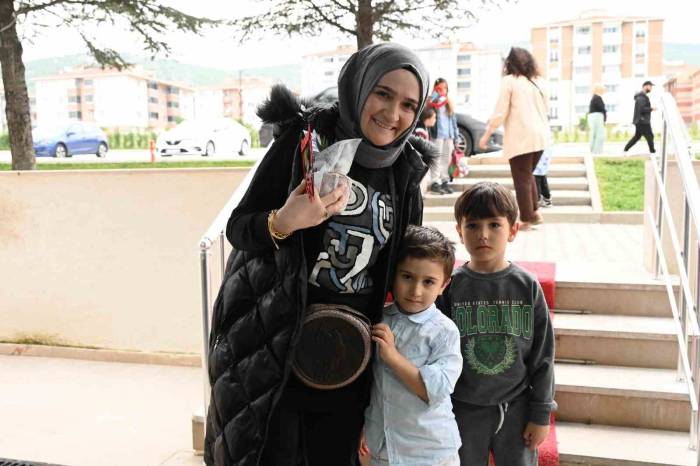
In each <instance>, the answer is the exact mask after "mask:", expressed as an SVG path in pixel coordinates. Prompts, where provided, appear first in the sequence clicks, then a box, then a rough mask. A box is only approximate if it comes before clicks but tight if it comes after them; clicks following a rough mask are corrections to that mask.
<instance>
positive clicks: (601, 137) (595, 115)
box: [588, 84, 608, 154]
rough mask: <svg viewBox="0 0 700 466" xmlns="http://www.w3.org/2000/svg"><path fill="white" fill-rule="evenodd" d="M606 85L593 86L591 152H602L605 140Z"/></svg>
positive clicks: (590, 108) (590, 119) (590, 123)
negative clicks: (604, 99)
mask: <svg viewBox="0 0 700 466" xmlns="http://www.w3.org/2000/svg"><path fill="white" fill-rule="evenodd" d="M604 92H605V87H603V86H601V85H600V84H596V85H595V86H593V97H591V103H590V104H589V105H588V127H589V128H590V129H591V154H602V153H603V143H604V142H605V121H606V120H607V116H608V115H607V112H606V111H605V102H603V93H604Z"/></svg>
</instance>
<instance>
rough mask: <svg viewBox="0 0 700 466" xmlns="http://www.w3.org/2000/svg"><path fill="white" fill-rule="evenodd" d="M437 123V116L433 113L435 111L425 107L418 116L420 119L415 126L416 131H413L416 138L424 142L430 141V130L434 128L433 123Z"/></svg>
mask: <svg viewBox="0 0 700 466" xmlns="http://www.w3.org/2000/svg"><path fill="white" fill-rule="evenodd" d="M436 121H437V114H436V113H435V109H434V108H432V107H425V108H424V109H423V112H421V114H420V118H419V119H418V124H417V125H416V129H415V131H414V133H415V135H416V136H419V137H421V138H423V139H425V140H426V141H430V131H429V130H430V128H432V127H433V126H435V122H436Z"/></svg>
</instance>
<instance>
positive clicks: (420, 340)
mask: <svg viewBox="0 0 700 466" xmlns="http://www.w3.org/2000/svg"><path fill="white" fill-rule="evenodd" d="M382 322H384V323H385V324H387V325H388V326H389V328H390V329H391V331H392V333H393V334H394V340H395V344H396V349H397V350H398V351H399V353H401V354H402V355H403V356H404V357H406V358H407V359H409V360H410V361H411V362H412V363H413V364H414V365H415V366H416V367H417V368H418V370H419V371H420V374H421V377H422V378H423V383H424V384H425V388H426V389H427V392H428V403H426V402H425V401H423V400H421V399H420V398H419V397H418V395H416V394H415V393H413V392H412V391H411V390H410V389H409V388H408V387H407V386H406V385H404V384H403V382H401V380H400V379H399V378H398V377H397V376H396V375H395V374H394V373H393V371H392V370H391V369H390V368H389V367H388V366H387V365H386V364H385V363H384V361H383V360H382V359H381V358H380V357H379V354H378V352H377V351H375V357H374V361H373V367H372V370H373V373H374V380H373V383H372V397H371V401H370V405H369V407H368V408H367V411H366V412H365V438H366V441H367V446H368V447H369V449H370V452H379V451H380V449H381V448H382V447H383V446H386V451H387V453H388V457H389V463H390V464H391V465H394V466H408V465H411V466H421V465H425V466H432V465H434V464H436V463H437V462H439V461H440V460H443V459H445V458H447V457H449V456H451V455H454V454H455V453H456V452H457V450H458V449H459V447H460V445H461V441H460V437H459V431H458V430H457V422H456V421H455V417H454V414H453V413H452V401H451V400H450V394H451V393H452V391H453V390H454V388H455V384H456V383H457V379H458V378H459V376H460V374H461V373H462V364H463V362H462V354H461V352H460V350H459V344H460V343H459V342H460V339H459V330H458V329H457V326H456V325H455V324H454V322H452V320H451V319H449V318H448V317H447V316H445V315H443V314H442V313H441V312H440V311H439V310H438V308H437V307H435V305H432V306H431V307H429V308H428V309H426V310H425V311H423V312H420V313H418V314H403V313H401V312H400V311H399V310H398V308H397V307H396V305H395V304H393V305H391V306H389V307H387V308H386V309H385V310H384V317H383V319H382Z"/></svg>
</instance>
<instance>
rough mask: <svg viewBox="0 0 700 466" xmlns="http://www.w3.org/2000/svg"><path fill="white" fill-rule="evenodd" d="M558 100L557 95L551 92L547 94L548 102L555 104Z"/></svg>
mask: <svg viewBox="0 0 700 466" xmlns="http://www.w3.org/2000/svg"><path fill="white" fill-rule="evenodd" d="M558 100H559V95H557V93H556V92H554V91H553V90H552V91H550V92H549V101H550V102H556V101H558Z"/></svg>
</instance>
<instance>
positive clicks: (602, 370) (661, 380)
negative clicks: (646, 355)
mask: <svg viewBox="0 0 700 466" xmlns="http://www.w3.org/2000/svg"><path fill="white" fill-rule="evenodd" d="M554 372H555V380H556V395H555V399H556V400H557V404H558V405H559V408H558V410H557V419H559V420H561V421H567V422H578V423H583V424H601V425H614V426H621V427H635V428H643V429H661V430H671V431H678V432H687V431H688V429H689V425H690V402H689V401H688V389H687V386H686V384H685V383H684V382H679V381H678V380H676V371H675V370H672V369H651V368H639V367H621V366H587V365H580V364H562V363H558V364H556V365H555V369H554Z"/></svg>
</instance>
